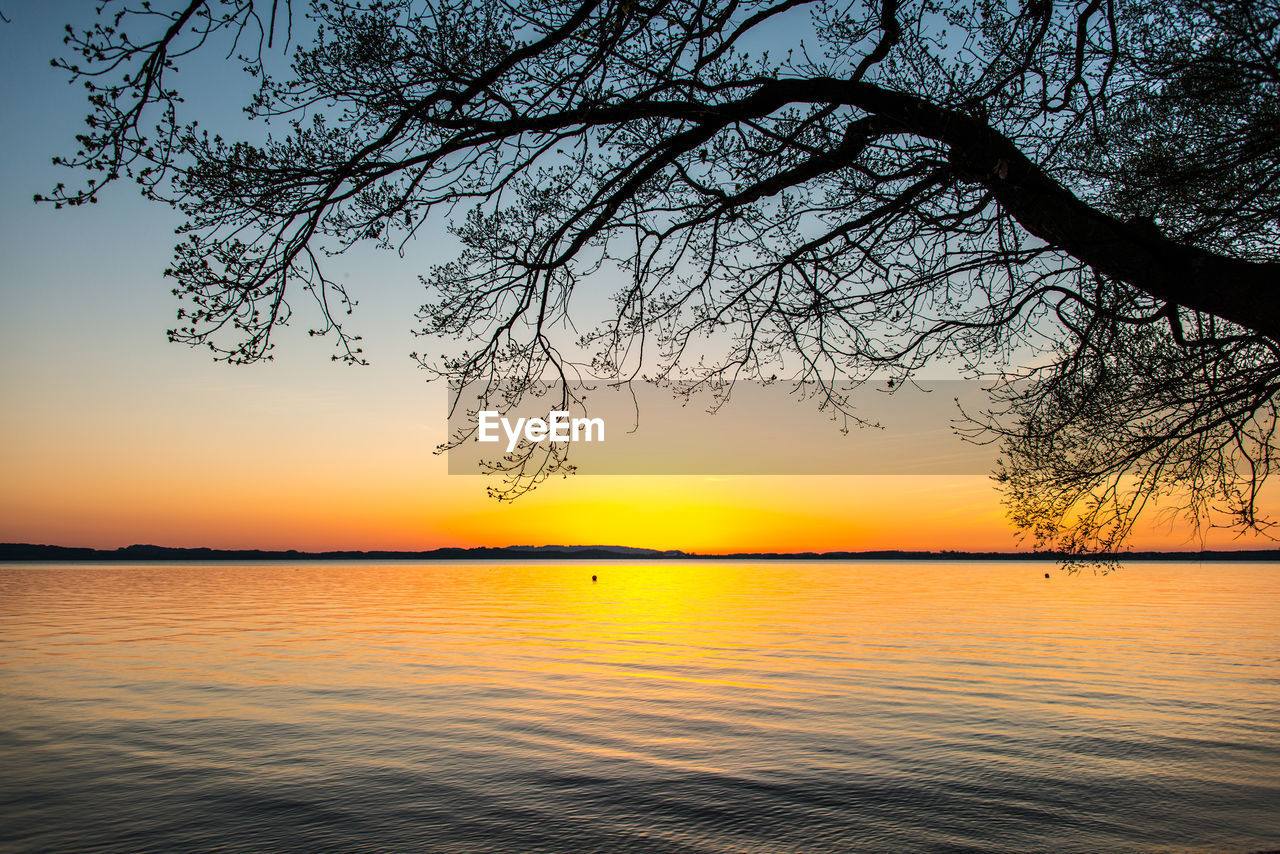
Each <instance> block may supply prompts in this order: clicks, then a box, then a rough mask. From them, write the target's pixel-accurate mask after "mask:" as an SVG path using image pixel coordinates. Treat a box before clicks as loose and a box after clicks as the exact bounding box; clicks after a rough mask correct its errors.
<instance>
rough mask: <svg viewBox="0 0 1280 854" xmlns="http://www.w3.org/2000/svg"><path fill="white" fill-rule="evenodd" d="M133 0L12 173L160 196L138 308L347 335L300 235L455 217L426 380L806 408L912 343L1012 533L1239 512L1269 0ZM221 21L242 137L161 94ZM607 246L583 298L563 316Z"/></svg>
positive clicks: (197, 337)
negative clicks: (999, 459) (241, 82)
mask: <svg viewBox="0 0 1280 854" xmlns="http://www.w3.org/2000/svg"><path fill="white" fill-rule="evenodd" d="M158 6H159V4H157V3H142V4H141V5H140V6H125V5H117V4H115V3H105V4H104V7H103V9H102V10H101V11H100V13H99V18H98V21H97V23H96V24H94V25H93V26H91V27H89V28H88V29H72V28H69V29H68V42H69V44H70V46H71V48H72V50H73V54H74V56H76V57H77V59H75V60H74V61H73V60H70V59H69V60H65V61H60V62H61V63H62V66H63V67H64V68H66V70H67V71H68V72H69V73H70V74H71V76H72V77H73V78H74V79H77V80H83V81H84V82H85V83H87V84H88V86H89V98H90V102H91V104H92V106H93V114H92V115H91V116H90V117H89V120H88V125H89V126H88V130H87V132H86V133H85V134H84V135H83V136H81V137H80V150H79V151H78V152H77V154H76V155H75V156H74V157H72V158H68V159H66V160H64V161H62V162H64V163H66V164H67V165H69V166H72V167H75V168H77V169H81V170H88V176H89V177H88V181H87V183H85V184H84V185H82V186H80V187H78V188H74V189H68V188H67V187H65V186H59V187H58V188H57V190H56V191H55V192H54V193H52V194H51V195H50V196H49V198H48V200H49V201H52V202H53V203H55V204H82V203H84V202H86V201H95V200H96V196H97V194H98V192H99V191H100V190H101V189H102V187H103V186H104V185H105V184H107V183H110V182H111V181H113V180H116V179H119V178H124V177H132V178H134V179H135V180H137V181H139V182H140V183H141V184H142V186H143V189H144V191H145V192H146V193H147V194H149V195H150V196H152V197H154V198H157V199H162V200H167V201H169V202H170V203H172V204H175V205H177V206H178V207H179V208H181V210H182V211H183V212H184V213H185V215H186V216H187V219H188V224H187V226H186V228H185V231H186V239H185V241H184V242H183V243H182V244H181V245H180V246H179V247H178V248H177V250H176V258H175V261H174V264H173V266H172V267H171V269H170V270H168V271H166V272H167V274H168V275H169V276H171V277H172V278H173V280H174V282H175V288H174V293H175V294H176V295H177V296H178V297H179V299H180V300H181V301H182V303H181V308H180V309H179V311H178V318H179V325H178V326H177V328H175V329H174V330H172V331H171V332H170V337H171V338H172V339H173V340H176V341H182V342H187V343H191V344H200V345H205V346H208V347H210V348H211V349H212V350H213V351H214V353H215V354H216V355H217V356H218V357H219V358H225V359H227V360H229V361H233V362H242V361H252V360H256V359H260V358H264V357H268V358H269V354H270V350H271V347H272V335H273V331H274V330H275V329H276V328H277V327H279V326H280V325H281V324H282V323H284V322H286V321H287V320H288V318H289V316H290V309H289V303H288V301H287V297H288V296H289V295H290V294H291V293H294V292H296V291H298V290H302V291H307V292H309V293H310V294H311V295H312V296H314V297H315V298H316V300H317V301H318V303H319V306H320V316H321V317H322V319H323V322H322V323H321V324H319V325H318V328H317V329H315V330H313V331H315V332H318V333H330V334H332V335H333V336H334V337H335V340H336V341H337V343H338V346H339V355H338V356H337V357H335V358H341V359H345V360H348V361H355V362H358V361H361V360H362V355H361V351H360V349H359V347H358V346H357V339H356V338H355V337H354V336H352V335H351V334H349V333H348V332H347V331H346V329H345V328H344V327H343V325H342V322H341V321H342V320H343V319H344V317H345V314H346V313H349V311H350V307H351V303H350V300H349V299H348V297H347V294H346V292H345V291H344V290H343V288H342V286H341V285H339V284H338V283H336V282H334V281H333V280H332V279H330V278H328V277H327V276H326V274H325V263H324V262H325V258H326V256H327V255H329V254H331V253H335V252H342V251H343V250H345V249H346V248H348V247H350V246H352V245H353V244H355V243H357V242H361V241H374V242H376V243H378V244H379V245H382V246H385V247H391V248H395V247H399V246H402V245H403V244H404V242H405V241H407V240H410V239H412V238H413V237H414V235H415V234H416V233H417V232H418V230H419V229H420V227H421V225H422V223H423V222H424V220H426V219H427V218H428V217H429V216H430V215H432V214H437V213H438V214H443V215H445V216H448V217H449V218H450V221H451V222H452V226H451V227H452V229H453V231H454V233H455V234H456V235H457V237H458V238H459V240H460V241H461V244H462V246H463V249H462V251H461V254H460V255H459V256H458V257H457V258H456V259H454V260H452V261H450V262H448V263H443V264H440V265H438V266H436V267H434V268H432V269H431V270H430V271H429V273H428V274H427V275H425V276H424V283H425V284H426V286H427V288H428V290H429V293H430V301H429V302H428V304H427V305H425V306H424V307H423V308H422V310H421V313H420V320H421V322H422V332H423V333H424V334H426V335H428V336H433V338H434V340H440V339H444V340H448V341H461V342H464V344H463V346H462V347H460V348H455V349H451V350H449V352H447V353H445V354H443V355H440V356H433V357H428V356H417V358H418V359H419V360H420V361H421V363H422V364H423V366H424V367H427V368H429V369H430V370H431V371H433V372H435V373H436V374H438V375H441V376H444V377H447V378H448V379H449V381H450V382H451V383H452V384H453V387H454V388H455V389H459V388H462V387H471V388H476V387H478V388H480V389H481V390H482V391H481V394H482V396H483V395H484V394H490V393H492V394H497V393H498V391H497V390H498V389H502V390H503V392H502V393H504V394H515V395H517V396H518V395H519V394H520V393H522V392H523V391H526V390H528V389H530V388H533V387H536V386H537V385H538V384H539V383H542V382H544V381H545V380H546V378H547V377H548V376H550V377H554V378H556V379H557V380H558V381H560V382H561V383H562V384H567V382H568V381H569V380H570V379H575V378H582V377H603V378H605V379H607V380H614V381H618V380H623V381H625V380H628V379H631V378H634V377H636V376H639V375H640V372H641V371H645V372H646V376H649V377H651V378H658V379H660V380H661V379H667V380H675V381H677V382H678V383H684V384H686V385H685V387H687V385H688V384H691V383H692V384H696V383H705V382H711V383H715V382H721V381H727V380H732V379H734V378H738V377H744V376H747V377H750V376H767V377H772V376H775V375H781V376H783V377H785V378H786V379H789V380H792V381H795V382H803V383H807V384H811V385H816V386H817V387H818V388H820V389H823V390H824V391H825V393H826V397H827V400H828V401H829V402H831V403H833V404H835V405H837V406H839V405H841V403H842V402H843V401H844V398H843V397H842V392H841V389H842V388H843V387H845V385H844V384H848V383H855V384H856V383H858V382H864V381H867V380H871V379H875V380H876V381H881V380H884V381H886V382H889V383H900V382H902V381H905V380H908V379H909V378H910V377H911V376H912V375H913V374H914V373H916V372H917V371H918V370H919V369H920V368H921V367H922V366H924V365H925V364H927V363H930V362H932V361H936V360H946V361H952V362H955V363H957V364H958V365H959V366H960V367H961V368H962V369H964V370H970V371H973V372H977V373H981V374H982V375H984V376H987V377H992V376H993V372H995V373H994V376H995V382H996V386H997V391H998V394H999V395H1000V398H1001V400H1002V404H1001V405H1000V406H999V407H998V411H997V412H996V413H994V415H993V417H991V418H989V419H987V420H986V421H985V422H983V426H984V428H985V430H986V433H985V435H986V436H987V437H988V438H990V437H995V438H998V439H999V440H1000V441H1001V442H1002V443H1003V448H1004V457H1005V459H1004V463H1003V465H1002V468H1001V470H1000V472H999V474H998V478H999V479H1000V481H1001V482H1002V483H1003V485H1004V487H1005V489H1006V496H1007V499H1008V501H1009V504H1010V508H1011V515H1012V518H1013V519H1014V521H1015V522H1016V523H1017V524H1018V526H1019V527H1020V528H1021V529H1022V530H1024V531H1025V532H1027V533H1028V534H1029V535H1030V536H1032V537H1033V539H1034V541H1035V543H1036V544H1037V545H1039V546H1056V547H1060V548H1066V549H1069V550H1072V551H1090V550H1103V551H1106V550H1110V549H1114V548H1116V547H1117V546H1119V545H1120V544H1121V543H1122V542H1123V541H1124V539H1125V537H1126V536H1127V535H1128V533H1129V531H1130V528H1131V527H1132V524H1133V522H1134V519H1135V518H1136V516H1137V514H1138V512H1139V511H1140V510H1142V509H1143V507H1144V506H1146V505H1147V503H1148V502H1149V501H1150V500H1151V499H1152V498H1155V497H1165V498H1171V499H1172V504H1171V505H1167V506H1173V507H1175V508H1177V509H1180V510H1183V511H1186V513H1187V514H1188V518H1190V519H1192V520H1196V521H1204V520H1208V519H1210V518H1212V517H1211V511H1214V510H1217V511H1225V512H1226V513H1227V514H1228V522H1227V523H1228V524H1231V525H1235V526H1238V527H1240V528H1253V529H1259V528H1263V527H1265V526H1266V524H1267V522H1266V521H1265V520H1264V519H1262V518H1260V517H1259V515H1258V514H1257V512H1256V508H1257V498H1258V490H1259V488H1260V487H1261V485H1262V483H1263V482H1264V481H1265V480H1266V478H1267V476H1268V474H1269V472H1270V466H1271V465H1272V463H1273V461H1274V460H1275V445H1274V442H1273V435H1274V434H1273V431H1274V426H1275V407H1276V403H1277V392H1278V390H1280V349H1278V348H1280V257H1278V249H1280V234H1278V233H1277V227H1278V217H1277V212H1278V211H1280V98H1278V97H1277V95H1278V94H1280V92H1278V91H1277V90H1278V87H1280V5H1277V3H1276V2H1274V0H1263V2H1256V0H1239V2H1230V0H1226V1H1225V2H1218V0H1159V2H1155V0H1071V2H1055V0H1027V2H1025V3H1023V4H1021V5H1018V4H1017V3H1016V2H1015V3H1013V4H1008V3H997V2H993V0H969V2H956V3H940V2H936V1H935V0H910V2H908V1H907V0H873V1H872V2H857V1H856V0H855V1H854V2H836V0H776V1H775V2H748V1H747V0H604V1H603V2H594V1H593V0H587V2H580V3H579V2H574V3H561V2H554V1H553V0H530V1H529V2H523V0H522V2H519V3H516V2H505V0H493V1H492V2H470V1H469V0H438V2H411V0H386V2H367V3H356V2H342V1H341V0H329V2H319V0H315V2H312V3H311V4H310V6H309V8H307V9H305V10H303V9H300V8H294V6H292V5H290V4H289V3H288V2H287V0H285V2H280V0H272V2H270V3H266V2H263V0H191V2H189V3H186V4H185V5H183V4H178V5H177V6H176V7H175V8H173V9H171V10H168V11H165V10H161V9H159V8H158ZM228 41H234V42H235V47H234V48H233V53H235V54H237V60H236V61H238V63H239V64H240V65H243V66H244V68H245V69H246V70H247V71H248V73H250V74H252V75H254V76H256V77H257V78H258V82H259V84H260V85H259V88H258V93H257V95H256V96H255V97H254V98H253V100H252V103H251V104H250V105H249V107H248V109H249V111H250V112H251V113H252V114H253V115H255V116H258V117H263V118H267V119H269V120H274V122H275V126H276V127H277V128H280V130H278V132H277V134H276V135H275V136H272V137H271V138H268V139H265V140H261V141H257V142H253V143H251V142H248V141H227V140H224V139H222V138H220V137H218V136H210V135H208V134H207V133H206V132H204V131H203V130H200V129H198V128H197V127H196V125H194V124H189V125H188V124H182V123H181V122H180V121H179V119H178V115H177V113H178V106H179V104H178V101H179V93H178V91H177V90H176V89H175V88H174V87H173V86H172V85H171V83H170V76H169V75H170V72H171V71H172V69H173V67H174V65H175V63H176V62H177V61H178V60H179V59H180V58H181V57H183V56H184V55H186V54H188V53H190V52H191V51H194V50H198V49H200V48H201V47H202V46H204V45H206V44H216V45H218V46H219V47H218V49H221V50H223V51H224V52H225V51H226V43H227V42H228ZM277 42H296V43H297V44H298V46H297V47H296V48H292V50H293V53H292V65H291V68H290V70H289V71H288V73H285V74H276V73H272V72H271V70H270V68H268V67H267V64H264V60H263V55H264V48H269V47H271V46H272V45H273V43H277ZM246 48H247V49H246ZM267 52H268V53H270V51H267ZM144 116H146V117H148V121H152V119H150V118H149V117H151V116H155V117H156V118H155V120H154V122H155V127H154V128H152V127H151V126H150V125H149V124H147V125H144ZM610 268H617V269H621V270H623V271H625V272H626V276H625V277H623V282H624V283H623V284H622V286H621V287H620V289H619V291H618V293H617V295H616V298H615V303H614V305H615V308H616V311H615V312H614V313H613V316H612V317H611V318H609V319H607V320H606V321H605V322H603V323H600V324H599V325H596V326H594V327H592V328H590V329H589V330H588V331H586V332H585V333H582V334H580V335H579V336H577V340H576V341H569V342H568V343H566V335H565V333H564V330H565V329H573V328H574V327H573V325H572V322H573V319H574V313H573V312H572V311H571V297H572V296H573V295H574V294H575V292H578V291H580V290H581V289H582V288H583V287H586V286H593V285H594V283H595V282H597V281H603V280H606V279H609V280H611V281H614V282H615V283H616V282H617V281H618V278H617V276H616V275H614V276H612V277H610V275H609V274H608V270H609V269H610ZM593 274H596V275H595V276H593ZM446 349H447V348H446ZM1023 366H1030V367H1023ZM1015 380H1016V381H1015ZM513 390H514V391H513ZM563 394H567V392H562V396H563ZM561 462H562V461H561ZM553 464H554V463H553ZM535 479H536V478H535Z"/></svg>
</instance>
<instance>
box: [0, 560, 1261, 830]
mask: <svg viewBox="0 0 1280 854" xmlns="http://www.w3.org/2000/svg"><path fill="white" fill-rule="evenodd" d="M1046 569H1048V570H1049V571H1051V572H1052V574H1053V577H1052V578H1051V579H1045V578H1044V572H1045V570H1046ZM593 573H594V574H597V575H599V576H600V581H599V582H598V583H595V584H593V583H592V582H591V576H592V574H593ZM0 702H2V705H0V849H3V850H6V851H32V850H39V851H46V850H48V851H98V850H110V851H141V850H147V851H179V850H180V851H187V850H215V849H216V850H221V851H277V850H326V851H446V852H467V851H513V852H526V851H591V850H598V851H626V852H635V851H672V852H679V851H699V852H701V851H708V852H710V851H717V852H718V851H735V852H736V851H753V852H754V851H759V852H776V851H804V852H823V851H960V850H983V851H987V850H992V851H1043V850H1052V851H1082V852H1083V851H1090V852H1093V851H1184V850H1185V851H1206V850H1207V851H1224V852H1226V851H1232V852H1246V851H1254V850H1259V849H1265V848H1280V566H1277V565H1275V564H1269V565H1266V564H1264V565H1258V564H1249V565H1221V564H1216V565H1215V564H1207V565H1204V566H1197V565H1189V564H1136V565H1132V566H1129V567H1126V568H1125V569H1123V570H1122V571H1120V572H1118V573H1114V574H1111V575H1107V576H1093V575H1081V576H1067V575H1064V574H1062V573H1060V572H1059V571H1058V570H1057V569H1056V568H1053V567H1052V566H1050V565H1046V564H1030V563H1019V564H1009V563H999V564H994V565H990V564H981V563H954V564H950V563H878V564H873V563H845V564H832V563H766V564H751V563H711V562H708V563H639V564H628V563H602V564H585V563H578V564H571V565H549V564H532V563H531V564H504V565H477V564H459V565H447V564H446V565H442V564H354V565H335V564H331V563H322V564H271V565H268V566H247V565H227V564H211V565H210V564H204V565H201V564H186V565H176V566H125V565H72V566H56V567H54V566H22V565H7V566H0Z"/></svg>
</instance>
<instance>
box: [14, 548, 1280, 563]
mask: <svg viewBox="0 0 1280 854" xmlns="http://www.w3.org/2000/svg"><path fill="white" fill-rule="evenodd" d="M1070 557H1071V556H1070V555H1068V554H1066V553H1064V552H1047V551H1046V552H964V551H947V550H944V551H909V550H899V549H881V550H875V551H859V552H846V551H835V552H738V553H734V554H697V553H694V552H684V551H678V550H669V551H661V550H659V549H640V548H631V547H628V546H506V547H503V548H495V547H490V546H482V547H478V548H471V549H463V548H441V549H430V550H427V551H385V550H380V551H324V552H304V551H297V550H295V549H288V550H277V551H272V550H263V549H210V548H175V547H170V546H153V545H133V546H125V547H122V548H118V549H89V548H77V547H74V546H50V545H37V544H32V543H0V563H54V562H77V563H78V562H91V563H102V562H109V561H110V562H119V561H129V562H155V561H174V560H179V561H288V560H307V561H365V560H383V561H385V560H415V561H473V560H474V561H482V560H489V561H492V560H759V561H770V560H780V561H781V560H789V561H807V560H812V561H856V560H914V561H932V560H974V561H976V560H988V561H996V560H1009V561H1016V560H1023V561H1027V560H1031V561H1053V562H1060V561H1063V560H1067V559H1069V558H1070ZM1089 558H1090V559H1099V560H1116V561H1155V560H1166V561H1167V560H1185V561H1207V562H1238V561H1259V562H1267V561H1280V549H1259V550H1246V549H1238V550H1235V551H1178V552H1152V551H1143V552H1118V553H1114V554H1101V555H1090V556H1089Z"/></svg>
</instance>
